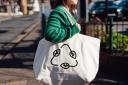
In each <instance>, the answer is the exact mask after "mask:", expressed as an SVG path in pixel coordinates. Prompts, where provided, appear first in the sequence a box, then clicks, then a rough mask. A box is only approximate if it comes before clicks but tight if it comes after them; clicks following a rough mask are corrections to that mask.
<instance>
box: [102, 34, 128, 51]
mask: <svg viewBox="0 0 128 85" xmlns="http://www.w3.org/2000/svg"><path fill="white" fill-rule="evenodd" d="M101 44H105V46H106V47H107V48H108V46H109V44H110V43H109V34H105V35H103V36H102V37H101ZM112 47H113V49H116V50H127V51H128V35H123V34H121V33H116V32H114V33H113V37H112Z"/></svg>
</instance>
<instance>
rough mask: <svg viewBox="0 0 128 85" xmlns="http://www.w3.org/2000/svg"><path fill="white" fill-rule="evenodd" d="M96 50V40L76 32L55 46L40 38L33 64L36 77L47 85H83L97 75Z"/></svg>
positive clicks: (98, 44)
mask: <svg viewBox="0 0 128 85" xmlns="http://www.w3.org/2000/svg"><path fill="white" fill-rule="evenodd" d="M99 50H100V40H99V39H97V38H94V37H90V36H86V35H82V34H79V33H78V34H76V35H74V36H73V37H72V38H70V39H68V40H66V41H64V42H62V43H58V44H54V43H51V42H49V41H47V40H45V39H42V40H40V42H39V45H38V48H37V51H36V54H35V59H34V63H33V70H34V74H35V77H36V79H37V80H42V81H43V82H44V83H46V84H48V85H84V83H85V82H91V81H92V80H93V79H94V78H95V76H96V74H97V72H98V67H99ZM65 81H66V82H65Z"/></svg>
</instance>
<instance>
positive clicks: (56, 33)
mask: <svg viewBox="0 0 128 85" xmlns="http://www.w3.org/2000/svg"><path fill="white" fill-rule="evenodd" d="M62 20H64V19H62V17H61V16H60V15H59V13H57V12H56V13H52V14H51V15H50V17H49V21H48V23H47V28H46V31H45V39H46V40H48V41H50V42H53V43H59V42H62V41H65V40H67V39H68V38H70V37H72V36H73V35H74V34H76V33H78V32H79V29H78V28H77V27H76V26H73V27H72V28H70V27H69V26H64V25H63V24H62Z"/></svg>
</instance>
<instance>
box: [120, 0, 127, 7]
mask: <svg viewBox="0 0 128 85" xmlns="http://www.w3.org/2000/svg"><path fill="white" fill-rule="evenodd" d="M118 5H119V6H126V5H128V1H121V2H120V3H119V4H118Z"/></svg>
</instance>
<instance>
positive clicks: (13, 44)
mask: <svg viewBox="0 0 128 85" xmlns="http://www.w3.org/2000/svg"><path fill="white" fill-rule="evenodd" d="M40 26H41V25H40V17H39V16H38V14H35V15H31V16H25V17H18V18H12V19H9V20H5V21H3V22H2V23H0V85H42V83H41V82H38V81H36V80H35V78H34V74H33V70H32V65H33V60H34V54H35V52H36V48H37V45H38V41H39V40H40V39H41V27H40ZM100 56H101V57H100V61H102V62H101V63H100V66H99V71H98V74H97V75H96V78H95V79H94V81H93V82H91V84H90V85H128V73H127V72H128V69H127V65H128V62H127V60H128V59H127V57H123V58H120V57H113V59H112V57H111V56H110V55H106V53H101V54H100ZM103 63H104V64H103Z"/></svg>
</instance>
